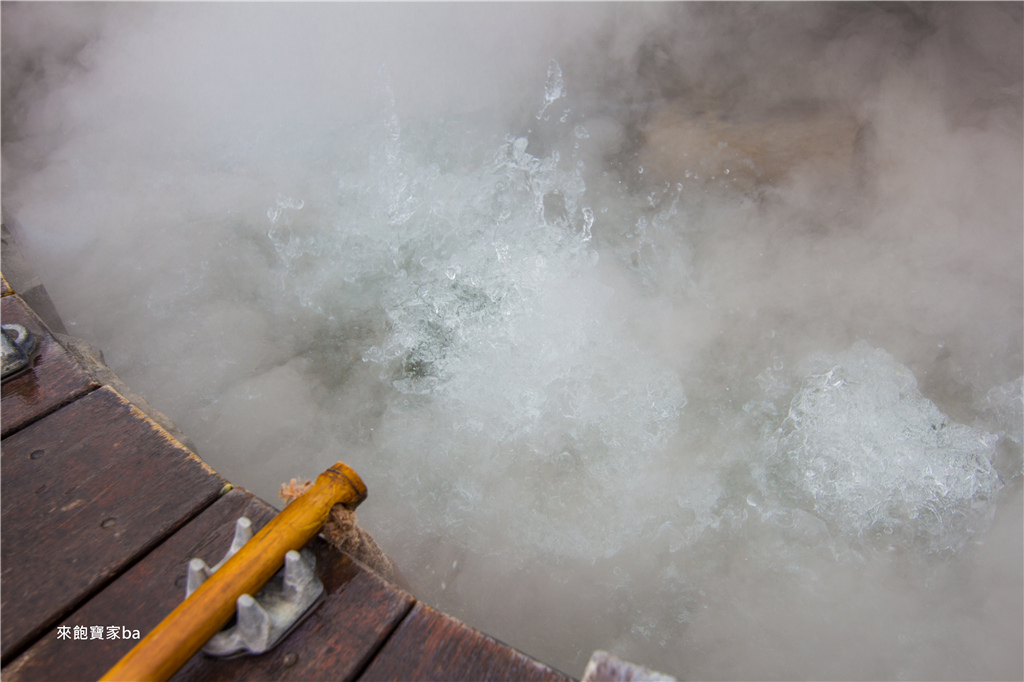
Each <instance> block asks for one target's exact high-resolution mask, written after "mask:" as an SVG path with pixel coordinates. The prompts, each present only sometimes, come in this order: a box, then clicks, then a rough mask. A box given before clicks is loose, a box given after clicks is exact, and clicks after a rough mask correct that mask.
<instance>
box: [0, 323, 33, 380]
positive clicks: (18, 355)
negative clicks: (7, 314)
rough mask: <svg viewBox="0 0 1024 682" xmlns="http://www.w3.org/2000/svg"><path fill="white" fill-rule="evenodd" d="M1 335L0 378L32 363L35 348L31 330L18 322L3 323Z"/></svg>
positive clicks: (19, 371) (11, 374)
mask: <svg viewBox="0 0 1024 682" xmlns="http://www.w3.org/2000/svg"><path fill="white" fill-rule="evenodd" d="M0 330H2V332H3V333H2V334H0V336H2V337H3V374H2V376H0V380H3V381H6V380H7V379H8V378H9V377H13V376H14V375H16V374H20V373H21V372H22V371H24V370H26V369H28V368H29V367H30V366H31V365H32V356H33V354H34V353H35V350H36V339H35V337H34V336H32V332H30V331H29V330H27V329H25V328H24V327H22V326H21V325H20V324H5V325H2V327H0Z"/></svg>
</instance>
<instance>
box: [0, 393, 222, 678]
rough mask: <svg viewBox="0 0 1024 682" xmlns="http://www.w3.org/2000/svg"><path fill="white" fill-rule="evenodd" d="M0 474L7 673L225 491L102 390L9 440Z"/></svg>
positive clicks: (187, 454)
mask: <svg viewBox="0 0 1024 682" xmlns="http://www.w3.org/2000/svg"><path fill="white" fill-rule="evenodd" d="M0 467H2V471H0V514H2V517H3V536H2V538H0V554H2V571H0V576H2V595H0V598H2V604H0V609H2V611H0V634H2V660H3V663H4V664H6V663H7V662H8V661H9V660H10V658H11V657H12V656H13V655H16V654H17V653H18V652H20V650H22V649H23V648H24V647H25V646H27V645H29V644H31V643H32V641H33V640H35V639H36V638H37V637H39V636H40V635H42V634H43V633H44V632H46V631H47V630H49V629H51V628H52V627H53V626H54V625H55V624H56V623H57V622H58V621H60V620H63V619H64V617H66V616H67V614H68V613H70V612H71V611H72V610H73V609H75V608H77V607H78V605H80V604H81V603H82V601H83V600H84V599H86V598H88V597H90V596H91V595H92V594H93V593H95V592H96V591H97V590H98V589H100V588H102V587H103V585H104V584H106V583H107V582H109V581H110V580H111V579H113V578H114V577H115V576H117V575H118V574H119V573H121V572H122V571H124V570H125V568H127V567H128V566H129V565H131V564H132V563H133V562H134V561H136V560H137V559H139V558H140V557H141V556H143V555H144V554H145V553H146V552H147V551H149V550H150V549H151V548H152V547H154V546H155V545H156V544H158V543H159V542H161V541H162V540H163V539H164V538H166V537H167V536H168V535H170V534H171V533H173V532H174V531H175V530H176V529H177V528H179V527H180V526H181V525H182V524H184V523H185V522H186V521H188V520H189V519H191V518H192V517H194V516H196V515H197V514H198V513H199V512H200V511H202V509H204V508H205V507H207V506H208V505H210V504H211V503H212V502H213V501H214V500H215V499H217V497H218V496H219V495H220V493H221V491H222V490H223V488H224V485H225V481H224V479H222V478H221V477H220V476H218V475H217V474H216V473H215V472H214V471H213V470H212V469H210V467H209V466H207V465H206V464H205V463H204V462H202V460H200V459H199V458H198V457H196V455H195V454H193V453H192V452H191V451H189V450H187V449H186V448H185V447H184V446H182V445H181V444H180V443H178V442H177V441H175V440H174V439H173V438H171V437H170V436H169V435H168V434H167V432H166V431H164V430H163V429H162V428H161V427H159V426H157V425H156V424H155V423H154V422H153V421H152V420H150V419H149V418H147V417H146V416H145V415H143V414H142V413H141V412H140V411H139V410H138V409H137V408H135V407H134V406H133V405H131V404H130V403H129V402H128V401H126V400H125V399H124V398H123V397H122V396H121V395H120V394H118V393H117V392H116V391H114V390H113V389H111V388H110V387H106V386H105V387H103V388H100V389H97V390H96V391H93V392H92V393H90V394H88V395H86V396H84V397H82V398H80V399H78V400H76V401H75V402H73V403H71V404H70V405H67V406H65V407H63V408H61V409H60V410H58V411H56V412H54V413H53V414H50V415H48V416H47V417H45V418H44V419H42V420H40V421H37V422H35V423H34V424H32V425H30V426H27V427H25V428H24V429H21V430H20V431H18V432H17V433H15V434H14V435H11V436H8V437H7V438H4V440H3V449H2V455H0Z"/></svg>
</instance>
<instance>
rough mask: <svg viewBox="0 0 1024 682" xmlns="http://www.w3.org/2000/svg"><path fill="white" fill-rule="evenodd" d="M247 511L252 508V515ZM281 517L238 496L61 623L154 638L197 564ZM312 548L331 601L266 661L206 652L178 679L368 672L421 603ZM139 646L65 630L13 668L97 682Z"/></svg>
mask: <svg viewBox="0 0 1024 682" xmlns="http://www.w3.org/2000/svg"><path fill="white" fill-rule="evenodd" d="M243 505H244V509H243V508H242V507H243ZM274 513H275V510H274V509H273V508H272V507H270V506H269V505H267V504H266V503H264V502H263V501H262V500H259V499H258V498H253V497H251V495H250V494H249V493H246V492H245V491H242V490H239V489H236V490H232V491H231V492H230V493H228V494H227V495H225V496H224V497H222V498H221V499H219V500H218V501H217V502H216V503H215V504H214V505H213V506H211V507H210V508H209V509H207V510H206V511H204V512H203V513H202V514H201V515H200V516H199V517H198V518H196V519H195V520H193V521H192V522H191V523H189V524H188V525H186V526H185V527H184V528H182V529H181V530H180V531H178V532H177V533H175V534H174V535H173V536H171V537H170V538H169V539H168V540H167V541H166V542H165V543H163V544H162V545H160V547H158V548H157V549H155V550H154V551H153V552H152V553H150V554H149V555H147V556H146V557H145V558H144V559H143V560H142V561H140V562H139V563H138V564H136V565H135V566H133V567H132V568H131V570H129V571H128V572H126V573H125V574H124V575H122V576H121V577H120V578H118V579H117V580H116V581H114V582H113V583H112V584H111V585H110V586H109V587H107V588H106V589H105V590H103V591H102V592H100V593H99V594H98V595H96V596H95V597H94V598H93V599H91V600H90V601H89V602H88V603H87V604H85V605H84V606H83V607H82V608H81V609H79V610H78V611H76V612H75V613H73V614H72V615H71V616H70V617H68V618H67V619H66V620H64V622H63V623H61V625H62V626H66V627H68V628H71V632H72V633H73V632H74V627H75V626H79V625H81V626H85V627H89V626H92V625H96V626H99V625H103V626H110V625H115V626H117V625H120V626H121V627H123V628H128V629H129V630H139V631H140V635H141V636H145V635H146V634H147V633H148V632H149V631H150V630H152V628H154V627H155V626H156V625H157V624H158V623H159V622H160V620H161V619H162V618H163V617H164V616H165V615H166V614H168V613H170V611H171V610H172V609H173V608H174V607H176V606H177V605H178V604H179V603H180V602H181V600H182V599H183V598H184V591H185V575H186V571H187V567H188V561H189V560H190V559H191V558H192V557H196V556H199V557H202V558H203V559H204V560H205V561H206V562H207V563H208V564H210V565H212V564H214V563H216V562H218V561H220V559H221V558H222V557H223V554H224V552H225V551H226V550H227V548H228V546H229V545H230V544H231V536H232V533H233V532H234V522H235V519H237V518H238V517H240V516H248V517H249V518H250V519H251V520H252V521H253V528H254V529H258V528H260V527H262V526H263V525H264V524H265V523H266V522H267V521H269V519H270V518H271V517H272V516H273V515H274ZM311 546H312V548H313V550H314V553H315V555H316V559H317V574H318V576H319V577H320V579H321V581H323V583H324V588H325V591H326V593H327V597H326V598H325V599H324V600H323V602H321V603H320V604H319V605H318V606H317V607H315V608H316V610H315V611H314V612H313V613H312V614H310V616H309V618H307V619H306V621H304V622H303V623H302V624H300V625H299V627H298V628H296V629H295V631H293V632H292V633H291V634H290V635H289V636H288V638H287V639H286V640H285V641H284V642H282V643H281V644H280V645H279V646H278V647H276V648H275V649H274V650H272V651H270V652H268V653H266V654H264V655H262V656H246V657H241V658H236V659H231V660H224V659H217V658H211V657H209V656H206V655H204V654H197V655H196V656H194V657H192V659H190V660H189V662H188V663H186V664H185V666H184V667H183V668H182V669H181V670H180V671H179V672H178V674H177V675H176V676H175V677H174V679H175V680H179V681H184V680H189V681H191V680H241V679H257V680H271V679H274V680H276V679H293V680H310V679H332V680H348V679H353V678H354V677H355V675H356V674H357V673H358V672H359V671H360V670H361V669H362V668H363V667H364V666H365V665H366V661H367V660H369V658H370V657H371V656H372V655H373V654H374V652H376V651H377V649H378V648H379V647H380V644H381V642H382V641H383V640H384V638H386V637H387V635H388V634H390V633H391V631H393V630H394V628H395V627H396V626H397V624H398V623H399V621H401V619H402V618H403V617H404V616H405V614H406V613H408V611H409V609H410V608H411V607H412V604H413V602H414V599H413V598H412V597H411V596H410V595H409V594H407V593H405V592H402V591H401V590H399V589H397V588H395V587H394V586H392V585H390V584H388V583H386V582H385V581H383V580H381V579H380V578H378V577H377V576H375V575H374V574H372V573H370V572H369V571H367V570H365V569H364V568H362V567H361V566H360V565H358V564H356V563H354V562H353V561H351V560H350V559H349V558H348V557H346V556H344V555H343V554H340V553H338V552H336V551H335V550H333V549H331V548H330V547H329V546H328V545H327V544H326V543H325V542H323V541H322V540H320V539H317V540H314V542H313V543H312V545H311ZM135 643H136V642H135V641H134V640H128V641H126V640H120V639H118V640H109V639H103V640H77V641H76V640H74V639H73V635H72V639H59V638H58V629H57V628H54V629H53V630H51V631H50V632H48V633H47V634H46V635H45V636H44V637H43V638H42V639H41V640H40V641H39V642H38V643H37V644H36V645H34V646H33V647H31V648H30V649H29V650H28V651H26V652H25V653H24V654H22V655H21V656H20V657H19V658H17V659H16V660H14V661H13V662H12V663H11V664H10V665H8V666H7V667H6V668H4V669H3V679H4V681H5V682H8V681H15V680H19V681H20V680H58V679H59V680H68V681H69V682H70V681H72V680H95V679H97V678H99V677H100V676H101V675H102V674H103V673H105V672H106V671H107V670H108V669H110V667H111V666H113V665H114V664H115V663H116V662H117V661H118V660H119V659H120V658H121V656H123V655H124V654H126V653H127V652H128V651H129V650H130V649H131V647H132V646H134V644H135Z"/></svg>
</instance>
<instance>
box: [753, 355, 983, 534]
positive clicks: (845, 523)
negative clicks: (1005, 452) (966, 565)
mask: <svg viewBox="0 0 1024 682" xmlns="http://www.w3.org/2000/svg"><path fill="white" fill-rule="evenodd" d="M804 366H805V367H806V371H807V372H808V374H807V375H806V377H805V378H804V379H803V382H802V385H801V387H800V390H799V391H798V392H797V394H796V396H795V397H794V398H793V400H792V402H791V404H790V407H789V413H788V415H787V416H786V418H785V420H784V421H783V422H782V425H781V426H780V427H779V428H778V430H777V431H776V432H775V433H773V434H772V435H771V436H770V437H769V438H768V442H767V446H766V458H765V471H766V479H767V487H768V488H769V489H770V490H771V491H772V492H774V493H775V494H777V495H779V496H780V498H782V499H783V500H785V504H786V505H787V506H790V507H793V508H795V509H799V510H803V511H806V512H809V513H812V514H814V515H815V516H817V517H819V518H820V519H822V520H824V521H825V522H827V524H828V525H829V527H830V529H831V530H832V531H833V532H836V533H840V534H843V535H848V536H851V537H855V538H864V539H865V540H867V541H868V542H872V541H874V540H878V541H881V542H883V543H884V544H903V545H907V546H921V547H923V548H926V549H927V550H928V551H940V550H958V549H960V548H962V547H963V545H964V543H965V542H966V541H967V540H968V539H969V538H970V537H971V536H972V535H974V534H975V533H978V532H981V531H984V530H985V529H987V527H988V525H989V523H990V522H991V519H992V515H993V513H994V511H995V504H994V501H995V496H996V493H997V492H998V490H999V488H1000V487H1001V483H1000V482H999V476H998V474H997V473H996V470H995V468H994V467H993V465H992V460H993V458H994V456H995V446H996V442H997V436H995V435H993V434H990V433H987V432H985V431H981V430H980V429H976V428H973V427H970V426H965V425H963V424H957V423H955V422H953V421H952V420H951V419H950V418H949V417H947V416H946V415H944V414H942V412H940V411H939V409H938V408H937V407H935V405H934V404H933V403H932V402H931V401H929V400H927V399H925V398H924V397H923V396H922V395H921V393H920V391H919V390H918V389H917V381H916V379H915V378H914V375H913V374H912V373H911V372H910V370H908V369H907V368H906V367H904V366H903V365H901V364H899V363H898V362H896V361H895V360H894V359H893V357H892V356H891V355H889V354H888V353H886V352H885V351H884V350H881V349H874V348H871V347H870V346H869V345H868V344H867V343H865V342H863V341H861V342H858V343H857V344H856V345H854V346H853V347H852V348H851V349H850V350H848V351H846V352H843V353H840V354H837V355H831V354H826V353H822V354H818V355H815V356H813V357H811V358H809V359H808V360H806V361H805V363H804Z"/></svg>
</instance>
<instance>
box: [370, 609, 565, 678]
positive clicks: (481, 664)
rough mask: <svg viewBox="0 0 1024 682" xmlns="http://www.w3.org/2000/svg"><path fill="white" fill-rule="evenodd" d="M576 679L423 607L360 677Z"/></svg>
mask: <svg viewBox="0 0 1024 682" xmlns="http://www.w3.org/2000/svg"><path fill="white" fill-rule="evenodd" d="M571 679H572V678H570V677H568V676H566V675H564V674H563V673H561V672H559V671H557V670H554V669H553V668H549V667H547V666H546V665H544V664H542V663H539V662H537V661H535V660H533V659H532V658H530V657H529V656H526V655H525V654H522V653H520V652H518V651H516V650H515V649H512V648H510V647H508V646H507V645H505V644H502V643H501V642H498V641H497V640H495V639H493V638H492V637H488V636H487V635H485V634H483V633H482V632H479V631H477V630H473V629H472V628H470V627H467V626H466V625H464V624H463V623H461V622H459V621H458V620H455V619H454V618H452V617H451V616H447V615H445V614H443V613H441V612H440V611H437V610H435V609H432V608H430V607H429V606H427V605H425V604H423V603H422V602H421V603H418V604H416V606H415V607H414V608H413V610H412V611H411V612H410V613H409V615H408V616H407V617H406V619H405V620H404V621H402V624H401V625H399V626H398V629H397V630H395V633H394V634H393V635H392V636H391V638H390V639H389V640H388V641H387V643H386V644H385V645H384V646H383V647H382V648H381V650H380V651H379V652H378V653H377V656H376V657H374V659H373V661H372V662H371V663H370V665H369V667H368V668H367V669H366V670H365V671H364V673H363V674H362V676H361V677H360V680H366V681H370V680H374V681H376V680H396V681H397V680H475V681H480V682H482V681H483V680H517V681H520V682H527V681H533V680H537V681H541V680H545V681H550V682H554V681H556V680H557V681H559V682H563V681H566V680H571Z"/></svg>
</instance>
